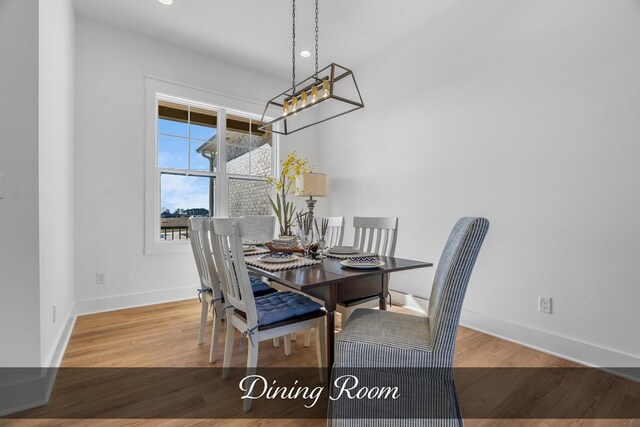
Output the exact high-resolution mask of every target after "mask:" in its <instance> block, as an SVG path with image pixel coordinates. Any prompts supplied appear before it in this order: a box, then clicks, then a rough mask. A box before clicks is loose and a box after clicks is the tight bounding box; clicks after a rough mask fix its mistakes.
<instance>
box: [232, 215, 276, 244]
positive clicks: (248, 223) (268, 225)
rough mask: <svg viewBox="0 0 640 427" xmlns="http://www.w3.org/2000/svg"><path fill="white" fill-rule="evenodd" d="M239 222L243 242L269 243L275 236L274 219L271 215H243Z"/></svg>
mask: <svg viewBox="0 0 640 427" xmlns="http://www.w3.org/2000/svg"><path fill="white" fill-rule="evenodd" d="M240 221H241V223H242V229H243V230H244V237H243V241H244V242H262V243H264V242H270V241H272V240H273V238H274V236H275V234H276V217H275V216H273V215H244V216H241V217H240Z"/></svg>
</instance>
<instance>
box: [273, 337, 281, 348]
mask: <svg viewBox="0 0 640 427" xmlns="http://www.w3.org/2000/svg"><path fill="white" fill-rule="evenodd" d="M273 346H274V347H275V348H278V347H280V338H279V337H275V338H274V339H273Z"/></svg>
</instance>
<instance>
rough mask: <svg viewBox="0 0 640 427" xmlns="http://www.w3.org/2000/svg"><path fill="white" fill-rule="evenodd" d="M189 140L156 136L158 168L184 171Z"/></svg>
mask: <svg viewBox="0 0 640 427" xmlns="http://www.w3.org/2000/svg"><path fill="white" fill-rule="evenodd" d="M188 153H189V140H188V139H186V138H176V137H173V136H165V135H158V167H160V168H173V169H186V168H187V155H188Z"/></svg>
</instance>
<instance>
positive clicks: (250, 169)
mask: <svg viewBox="0 0 640 427" xmlns="http://www.w3.org/2000/svg"><path fill="white" fill-rule="evenodd" d="M236 150H237V149H236ZM245 151H247V152H245V153H244V154H241V155H239V156H237V157H235V158H234V159H231V160H229V161H228V162H227V173H229V174H237V175H251V176H265V177H266V176H270V174H271V146H270V145H269V144H264V145H261V146H260V147H259V148H257V149H250V148H247V149H246V150H245ZM269 189H270V185H269V184H267V182H265V181H249V180H244V179H229V216H230V217H238V216H242V215H273V210H272V209H271V205H270V204H269V199H268V194H269Z"/></svg>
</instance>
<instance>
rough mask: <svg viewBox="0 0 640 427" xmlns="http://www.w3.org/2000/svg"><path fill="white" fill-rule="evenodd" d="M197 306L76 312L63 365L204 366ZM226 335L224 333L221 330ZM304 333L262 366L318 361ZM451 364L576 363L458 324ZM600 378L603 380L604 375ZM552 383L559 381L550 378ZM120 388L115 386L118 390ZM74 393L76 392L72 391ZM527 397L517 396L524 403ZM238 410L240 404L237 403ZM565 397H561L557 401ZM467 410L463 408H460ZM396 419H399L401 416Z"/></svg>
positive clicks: (264, 348) (614, 382)
mask: <svg viewBox="0 0 640 427" xmlns="http://www.w3.org/2000/svg"><path fill="white" fill-rule="evenodd" d="M391 310H394V311H401V312H405V313H408V314H414V315H416V313H415V312H412V311H409V310H405V309H402V308H399V307H392V308H391ZM199 315H200V306H199V303H198V301H197V300H195V301H193V300H189V301H181V302H175V303H168V304H159V305H154V306H147V307H140V308H134V309H128V310H119V311H113V312H108V313H100V314H93V315H87V316H80V317H78V319H77V321H76V324H75V327H74V330H73V334H72V337H71V340H70V342H69V345H68V348H67V351H66V353H65V355H64V359H63V362H62V367H65V368H71V367H73V368H97V367H101V368H158V367H162V368H205V367H206V368H208V367H211V366H212V365H210V364H209V363H208V352H209V342H210V341H209V340H210V331H211V321H209V325H208V328H207V335H206V337H207V339H206V340H205V344H204V345H197V344H196V341H197V336H198V328H199ZM222 335H223V336H222V338H221V339H222V340H224V334H222ZM236 338H237V339H236V341H235V342H236V345H235V346H234V357H233V366H237V367H243V366H244V365H245V363H246V348H244V349H242V348H240V345H238V344H237V343H238V342H239V339H238V338H239V334H237V333H236ZM303 342H304V340H303V337H302V334H299V338H298V340H296V341H294V342H292V354H291V356H285V355H284V350H283V346H281V347H280V348H274V347H273V345H272V344H271V343H270V342H263V343H261V344H260V355H259V366H261V367H283V366H286V367H300V368H302V367H315V366H316V353H315V348H314V346H315V342H314V340H312V341H311V342H312V344H311V348H305V347H304V345H303ZM223 348H224V346H223V345H221V346H219V348H218V361H217V362H216V364H215V365H213V366H220V365H221V364H222V362H221V361H222V351H223ZM455 366H456V367H460V368H495V367H503V368H516V367H517V368H534V367H543V368H544V367H554V368H556V367H560V368H572V367H579V365H576V364H575V363H572V362H568V361H566V360H563V359H560V358H557V357H554V356H551V355H548V354H545V353H541V352H538V351H535V350H532V349H529V348H526V347H523V346H520V345H517V344H513V343H510V342H507V341H504V340H501V339H498V338H495V337H491V336H489V335H486V334H482V333H479V332H476V331H473V330H470V329H467V328H464V327H460V329H459V333H458V338H457V344H456V355H455ZM603 378H604V379H603ZM595 381H596V380H594V384H593V387H591V388H592V389H593V396H592V397H593V399H594V401H598V400H601V398H602V396H600V394H601V390H607V391H608V392H609V391H612V390H615V391H616V392H618V393H621V394H620V395H619V398H617V399H616V400H615V402H619V401H622V402H623V403H622V404H626V405H636V404H638V403H639V402H640V392H638V387H635V388H633V387H631V386H629V384H628V383H629V382H628V381H625V380H622V379H620V378H618V377H615V376H611V375H604V376H602V375H601V376H600V379H598V380H597V381H599V382H598V383H595ZM550 386H552V387H555V386H557V384H551V385H550ZM60 389H64V385H60V386H59V385H58V383H56V387H55V388H54V390H53V394H52V401H53V400H54V399H55V400H56V401H57V402H60V401H64V399H65V395H64V390H60ZM119 392H120V391H115V393H119ZM201 394H202V396H200V397H201V398H202V399H205V400H207V399H212V398H215V396H214V390H210V391H209V390H206V391H202V393H201ZM76 397H77V394H76ZM526 403H527V402H519V404H526ZM234 404H237V410H238V411H241V405H240V402H239V401H238V402H237V403H234V402H230V403H229V405H234ZM558 404H562V403H558ZM46 408H47V407H43V408H37V409H34V410H31V411H27V412H26V413H23V414H22V415H23V416H27V417H29V416H41V415H42V414H43V412H42V411H46ZM463 413H464V408H463ZM0 425H10V426H13V425H17V426H33V425H38V426H40V425H42V426H44V425H46V426H93V425H100V426H103V425H104V426H121V425H131V426H151V425H153V426H187V425H189V426H192V425H193V426H205V425H206V426H220V425H225V426H245V425H246V426H248V425H251V426H254V427H258V426H301V425H305V426H306V425H308V426H323V425H326V421H324V420H294V419H292V420H283V419H274V420H267V419H265V420H229V419H225V420H209V419H206V420H197V419H186V420H182V419H181V420H170V419H153V420H122V419H110V420H88V419H74V420H69V419H65V420H59V419H53V420H52V419H19V420H17V419H14V420H8V419H0ZM398 425H402V423H401V422H399V423H398ZM465 425H467V426H471V427H475V426H477V427H484V426H497V427H503V426H504V427H507V426H508V427H511V426H523V427H527V426H549V427H555V426H605V427H609V426H640V420H638V419H633V420H632V419H629V420H589V419H576V420H513V419H507V420H484V419H468V420H465Z"/></svg>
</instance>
